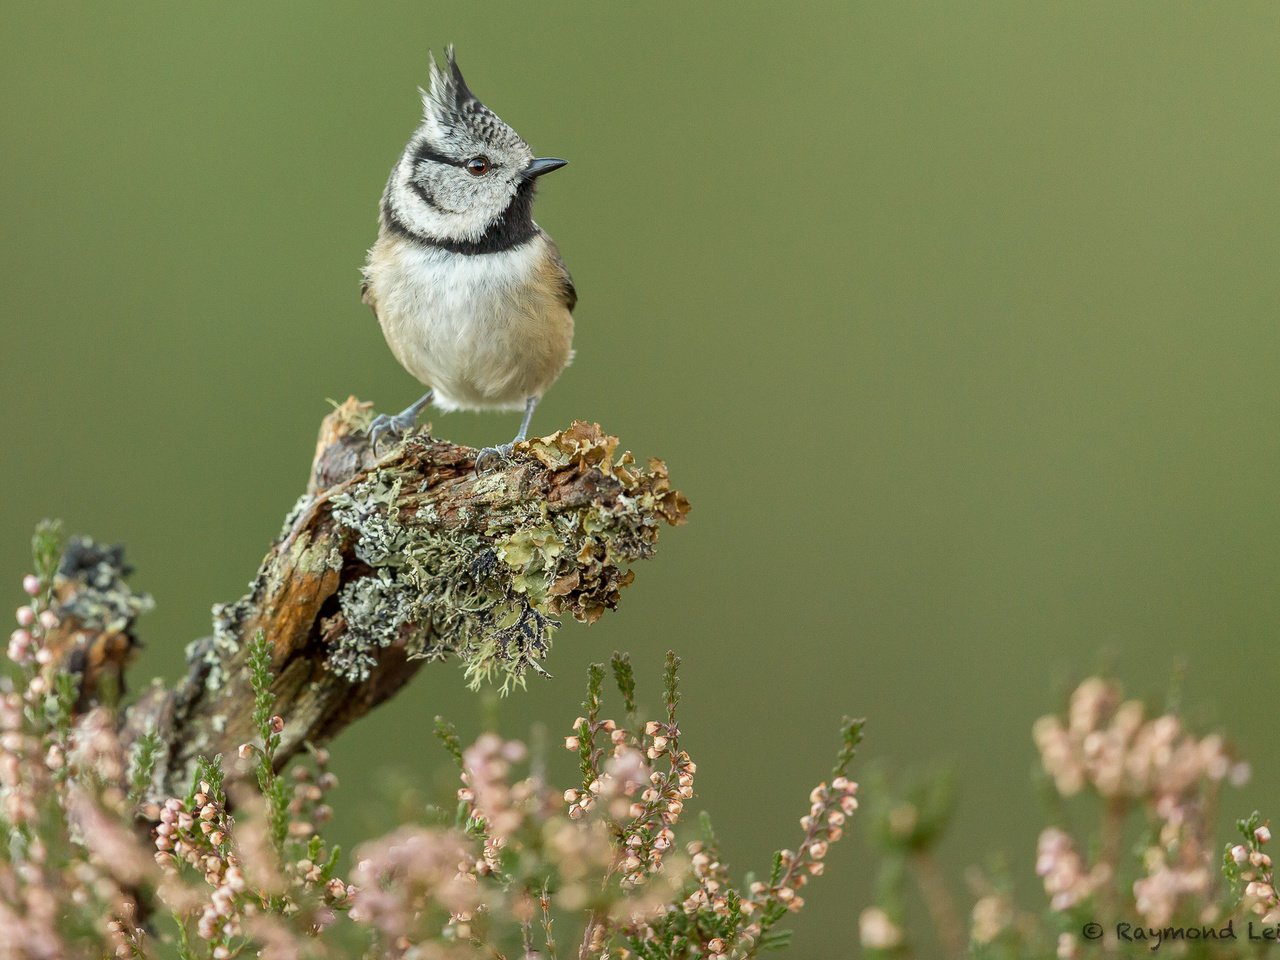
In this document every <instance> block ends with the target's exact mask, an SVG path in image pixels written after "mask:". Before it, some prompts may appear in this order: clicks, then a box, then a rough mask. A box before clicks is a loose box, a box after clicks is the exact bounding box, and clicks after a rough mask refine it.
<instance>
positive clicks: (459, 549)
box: [326, 423, 688, 692]
mask: <svg viewBox="0 0 1280 960" xmlns="http://www.w3.org/2000/svg"><path fill="white" fill-rule="evenodd" d="M616 445H617V441H616V440H615V439H614V438H612V437H608V436H606V435H604V434H603V432H602V431H601V430H600V428H599V427H598V426H595V425H592V424H582V423H575V424H574V425H573V427H572V428H571V429H570V430H567V431H563V432H562V433H560V434H557V435H555V436H554V437H550V438H542V439H539V440H535V441H530V442H529V443H528V444H525V445H522V447H523V448H524V449H523V450H522V452H523V453H525V454H526V455H531V456H532V457H533V459H535V460H537V461H539V462H541V463H542V465H543V466H544V467H546V468H547V469H548V471H549V474H550V475H553V476H556V477H557V482H560V481H565V482H566V485H565V487H564V488H563V490H564V491H565V493H566V495H565V496H561V497H558V498H555V499H554V500H553V501H548V500H543V499H536V498H535V499H522V498H521V496H519V495H518V494H519V491H517V490H515V489H513V488H511V487H510V485H511V484H513V483H522V482H527V478H526V480H522V479H520V475H518V474H512V473H507V472H498V473H495V474H491V475H486V476H482V477H479V478H477V479H476V480H475V481H474V482H473V483H474V486H473V489H472V490H471V497H472V502H473V503H483V504H485V509H484V510H483V511H479V512H477V511H476V510H474V509H470V508H469V507H468V506H467V504H465V503H458V504H453V505H452V510H451V514H450V519H449V523H448V524H447V525H446V524H445V523H444V521H443V520H442V518H441V516H440V513H439V509H438V507H437V506H436V504H434V503H432V502H431V501H430V499H426V502H423V503H419V502H418V500H419V498H418V496H417V494H416V492H415V489H414V488H413V487H409V488H408V489H406V487H405V484H410V483H415V482H417V479H418V478H417V477H416V476H415V475H409V474H403V475H402V474H397V473H396V472H395V470H394V468H390V469H384V470H378V471H375V472H374V473H372V474H371V475H369V476H368V477H366V478H364V479H363V480H361V481H360V482H359V483H357V484H355V485H354V486H353V487H352V488H350V489H349V490H346V491H344V492H342V493H340V494H337V495H335V496H334V497H333V498H332V499H331V500H330V504H331V509H332V511H333V514H332V515H333V518H334V520H335V521H336V522H337V523H338V524H339V525H340V526H341V527H342V528H343V529H344V530H345V531H346V532H347V535H348V537H349V539H348V540H347V547H346V549H348V550H349V551H350V553H351V554H354V557H355V558H356V559H357V560H359V561H360V562H361V563H363V564H366V565H367V566H368V567H369V571H368V573H364V574H362V575H360V576H358V577H356V579H354V580H351V581H350V582H348V583H347V584H346V585H344V586H343V588H342V589H341V590H340V591H339V593H338V606H339V609H340V610H341V613H342V617H343V621H344V622H343V623H342V630H341V631H340V632H339V633H338V634H337V636H336V639H335V640H334V642H333V644H332V646H331V648H330V650H329V652H328V655H327V658H326V666H327V668H328V669H329V670H331V671H333V672H335V673H337V674H338V675H340V676H342V677H344V678H346V679H348V680H350V681H352V682H358V681H362V680H364V679H366V678H367V677H368V676H369V674H370V671H372V669H373V668H374V667H375V665H376V664H377V662H378V655H379V651H380V650H382V649H384V648H385V647H387V646H389V645H390V644H392V643H396V642H403V643H404V644H405V648H406V650H407V652H408V653H409V655H410V656H411V657H431V658H436V657H443V656H447V655H448V654H451V653H456V654H458V655H459V656H460V657H461V658H462V660H463V663H464V665H465V669H466V676H467V679H468V681H469V682H470V684H471V685H472V686H473V687H474V686H478V685H480V684H481V683H485V682H491V681H492V682H496V683H498V684H499V685H500V686H501V689H502V690H503V692H506V691H508V690H510V689H511V688H512V687H513V686H515V685H522V684H523V682H524V677H525V674H526V673H527V672H528V671H529V670H533V671H535V672H545V671H543V669H542V667H541V666H540V661H541V660H543V659H544V658H545V657H546V656H547V654H548V652H549V651H550V648H551V639H552V636H553V634H554V632H555V630H556V628H557V627H558V626H559V622H558V621H557V620H556V619H555V618H556V616H558V615H559V614H561V613H568V614H570V615H572V616H573V617H575V618H576V619H578V620H583V621H586V622H593V621H594V620H596V619H597V618H599V617H600V615H601V614H602V613H603V612H604V611H605V610H606V609H610V608H612V607H614V606H616V604H617V602H618V599H619V592H620V591H621V589H622V588H623V587H625V586H626V585H627V584H628V583H630V582H631V580H632V578H633V574H632V572H631V570H630V565H631V563H632V562H634V561H635V560H637V559H640V558H643V557H647V556H649V555H651V554H652V552H653V546H654V542H655V540H656V538H657V528H658V526H659V525H660V523H662V522H663V521H665V522H668V523H672V524H675V523H680V522H682V520H683V517H684V513H685V512H687V510H688V504H687V502H685V501H684V499H683V497H681V496H680V495H679V494H678V493H676V492H675V491H673V490H671V489H670V486H669V485H668V484H667V480H666V470H665V467H663V466H662V464H661V463H660V462H658V461H651V462H650V464H649V470H648V471H645V470H641V469H639V468H637V467H636V466H635V464H634V461H633V459H632V458H631V456H630V454H623V455H622V456H621V457H620V458H618V459H616V460H615V459H614V451H615V448H616ZM585 472H594V473H597V474H599V475H601V476H600V477H598V478H595V479H593V480H592V481H591V483H590V484H588V485H583V486H578V485H577V484H576V483H575V482H574V481H575V480H576V478H577V477H578V476H580V475H581V474H583V473H585ZM599 484H603V486H598V485H599ZM599 490H603V491H604V496H605V498H606V500H605V501H603V502H602V501H601V500H600V499H598V498H599V496H600V494H599V493H597V492H592V491H599ZM583 492H586V495H585V496H583ZM477 521H478V522H477Z"/></svg>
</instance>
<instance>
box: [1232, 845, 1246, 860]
mask: <svg viewBox="0 0 1280 960" xmlns="http://www.w3.org/2000/svg"><path fill="white" fill-rule="evenodd" d="M1231 859H1232V860H1234V861H1235V862H1236V863H1237V864H1244V863H1246V862H1247V861H1248V859H1249V851H1248V850H1246V849H1245V848H1244V844H1240V843H1237V844H1236V845H1235V846H1234V847H1232V848H1231Z"/></svg>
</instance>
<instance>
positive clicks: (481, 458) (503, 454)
mask: <svg viewBox="0 0 1280 960" xmlns="http://www.w3.org/2000/svg"><path fill="white" fill-rule="evenodd" d="M538 399H539V398H538V397H530V398H529V399H528V400H526V401H525V402H524V419H523V420H521V421H520V432H519V433H517V434H516V435H515V437H514V438H513V439H512V440H511V442H510V443H503V444H499V445H498V446H496V447H485V448H484V449H483V450H481V451H480V452H479V453H477V454H476V470H477V471H478V470H479V469H480V466H481V464H482V463H484V462H485V461H487V460H489V459H490V458H492V457H500V458H502V459H504V460H505V459H506V458H507V457H509V456H511V451H512V449H513V448H514V447H515V445H516V444H517V443H519V442H520V441H521V440H523V439H524V438H525V437H527V436H528V435H529V424H530V423H531V422H532V421H533V411H534V409H535V408H536V407H537V406H538Z"/></svg>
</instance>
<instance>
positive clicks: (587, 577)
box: [50, 397, 689, 794]
mask: <svg viewBox="0 0 1280 960" xmlns="http://www.w3.org/2000/svg"><path fill="white" fill-rule="evenodd" d="M370 414H371V411H370V405H369V404H367V403H361V402H359V401H357V400H356V399H355V398H354V397H353V398H350V399H348V400H347V402H346V403H344V404H343V405H342V406H340V407H339V408H337V409H336V410H335V411H334V412H333V413H331V414H330V415H329V416H328V417H326V418H325V421H324V423H323V424H322V426H321V430H320V437H319V441H318V443H317V446H316V454H315V459H314V462H313V464H312V469H311V476H310V480H309V482H308V485H307V490H306V493H305V494H304V495H303V496H302V497H301V499H300V500H299V501H298V503H297V505H296V506H295V507H294V509H293V511H291V513H290V514H289V516H288V517H287V518H286V520H285V522H284V525H283V529H282V530H281V531H280V534H279V536H278V537H277V538H276V540H275V541H274V543H272V545H271V548H270V550H269V551H268V552H267V555H266V557H265V558H264V559H263V561H262V563H261V565H260V566H259V568H258V572H257V575H256V576H255V577H254V579H253V581H252V583H251V584H250V589H249V592H248V593H247V594H246V595H245V596H243V597H241V598H240V599H239V600H236V601H235V602H233V603H228V604H222V605H219V606H218V607H215V609H214V624H213V632H212V634H211V635H210V636H208V637H205V638H203V639H201V640H198V641H196V642H194V643H192V644H191V645H190V646H189V647H188V649H187V660H188V668H189V672H188V675H187V677H186V678H185V679H184V680H183V681H182V682H181V683H179V684H178V685H176V686H175V687H173V688H167V687H165V686H163V685H161V684H159V683H157V684H154V685H153V686H152V687H151V688H150V689H149V690H147V691H146V692H145V693H144V694H143V695H142V696H141V697H140V698H139V699H137V700H136V702H134V703H133V704H132V705H131V706H130V707H128V708H127V709H126V710H125V711H124V712H123V716H122V723H123V727H124V730H125V733H126V739H133V738H136V737H137V736H139V735H141V734H143V733H144V732H147V731H155V732H156V734H158V736H159V737H160V739H161V741H162V743H163V747H162V750H161V755H160V757H159V761H158V763H157V765H156V769H155V773H154V777H153V783H152V787H153V790H154V791H155V793H157V794H160V793H175V792H179V791H181V790H184V789H185V788H186V786H187V784H188V783H189V778H190V770H191V765H192V763H193V761H194V759H195V758H196V757H197V756H199V755H205V756H211V755H213V754H215V753H222V754H224V755H229V754H231V753H233V752H234V751H235V750H236V749H237V747H238V746H239V745H240V744H241V743H245V742H248V741H252V740H253V739H254V737H255V730H254V729H253V726H252V723H251V714H252V712H253V693H252V690H251V688H250V685H249V682H248V677H247V674H246V665H245V659H246V655H247V647H248V644H247V641H248V640H250V639H251V638H253V637H254V636H255V635H256V634H257V633H258V632H259V631H261V632H262V634H263V635H264V636H265V637H266V639H267V640H268V641H269V643H270V645H271V650H272V672H273V674H274V677H275V680H274V684H273V693H274V694H275V698H276V713H278V714H279V715H280V716H281V717H283V719H284V721H285V729H284V733H283V738H282V743H281V747H280V750H279V752H278V753H277V755H276V756H277V761H278V762H279V763H281V764H283V763H285V762H287V761H288V759H289V758H290V757H292V756H293V755H294V754H296V753H297V751H298V750H300V749H301V748H302V746H303V745H304V743H306V742H308V741H310V742H313V743H322V742H324V741H326V740H328V739H330V738H332V737H333V736H334V735H335V734H336V733H338V731H340V730H341V729H343V728H344V727H345V726H347V725H348V724H350V723H351V722H352V721H354V720H356V719H358V718H359V717H361V716H363V715H364V714H366V713H367V712H368V711H370V710H371V709H373V708H374V707H376V706H377V705H378V704H380V703H382V702H384V701H385V700H387V699H388V698H389V697H391V696H393V695H394V694H395V693H396V692H397V691H398V690H400V689H401V688H402V687H403V686H404V685H405V684H406V683H407V682H408V681H409V680H410V679H411V678H412V677H413V675H414V674H415V673H416V672H417V671H418V670H419V669H420V668H421V667H422V665H423V664H424V663H427V662H429V661H432V660H441V659H445V658H448V657H452V656H458V657H461V658H462V660H463V662H464V663H465V665H466V675H467V678H468V680H469V681H470V682H471V683H473V684H476V685H479V684H482V683H490V682H491V683H495V684H498V685H501V686H503V687H504V688H509V687H510V686H511V685H513V684H519V683H522V682H523V679H524V677H525V675H526V673H527V672H528V671H531V670H532V671H534V672H539V671H541V670H542V667H541V665H540V661H542V659H543V658H544V657H545V656H546V655H547V652H548V650H549V647H550V641H551V635H552V633H553V632H554V630H555V628H556V626H557V625H558V618H559V617H562V616H572V617H574V618H575V619H578V620H582V621H585V622H594V621H595V620H596V619H598V618H599V617H600V615H601V614H602V613H603V612H604V611H605V610H608V609H612V608H613V607H615V606H616V605H617V603H618V599H619V592H620V591H621V590H622V588H623V587H625V586H627V585H628V584H629V583H630V582H631V580H632V577H633V572H632V569H631V566H632V564H633V563H634V562H635V561H637V560H641V559H644V558H646V557H649V556H651V555H652V554H653V551H654V548H655V545H656V542H657V538H658V531H659V528H660V527H661V526H662V525H664V524H673V525H674V524H679V523H682V522H683V521H684V518H685V514H686V513H687V512H688V509H689V507H688V502H687V501H686V500H685V499H684V497H683V496H682V495H681V494H680V493H678V492H677V491H675V490H673V489H672V488H671V486H670V484H669V483H668V480H667V472H666V468H665V466H664V465H663V464H662V463H661V462H660V461H657V460H650V461H649V462H648V463H647V464H646V465H645V466H643V467H642V466H639V465H637V464H636V463H635V462H634V460H633V459H632V458H631V456H630V454H623V455H621V456H619V455H618V454H617V441H616V439H614V438H613V437H609V436H606V435H605V434H604V433H603V432H602V431H601V430H600V428H599V426H598V425H595V424H586V423H583V422H581V421H575V422H574V424H573V425H572V426H571V427H570V428H569V429H567V430H563V431H561V432H559V433H556V434H553V435H551V436H549V437H543V438H536V439H533V440H529V441H526V442H524V443H522V444H519V445H518V446H517V447H516V450H515V452H514V453H513V455H512V458H511V459H510V460H509V461H507V462H503V463H500V464H498V465H497V466H496V467H495V468H494V469H492V470H486V471H485V472H483V473H477V472H476V470H475V456H476V452H477V451H475V450H473V449H471V448H468V447H460V446H457V445H454V444H451V443H446V442H444V441H441V440H436V439H434V438H432V437H431V436H429V435H428V434H427V433H425V432H419V433H418V434H416V435H414V436H412V437H410V438H409V439H407V440H406V441H405V442H403V443H402V444H400V445H398V446H397V447H396V448H395V449H394V450H384V452H383V455H382V456H381V457H377V456H375V453H374V451H373V450H372V449H370V446H369V443H368V440H367V438H366V436H365V433H364V428H365V426H366V425H367V422H368V420H369V418H370ZM127 573H128V568H127V567H126V566H125V565H124V563H123V558H122V556H121V554H120V551H119V550H118V549H115V548H113V549H102V548H99V547H97V546H96V545H94V544H92V543H91V542H89V541H85V540H73V541H72V542H71V544H70V545H69V547H68V549H67V552H66V554H65V556H64V559H63V563H62V566H61V568H60V572H59V576H58V578H57V586H56V593H57V596H58V603H59V607H60V610H59V614H60V626H59V628H58V631H59V636H58V637H57V638H56V639H55V640H53V641H51V646H52V647H54V648H55V649H56V650H58V651H59V655H58V656H57V657H56V659H55V661H54V663H52V664H51V665H50V669H51V670H53V671H73V672H75V673H77V674H78V675H79V676H80V677H81V694H80V704H81V706H82V707H84V706H87V705H88V704H90V703H93V702H96V701H99V700H102V699H106V698H110V697H113V696H114V695H115V692H116V691H118V690H119V689H121V687H122V685H123V672H124V669H125V666H126V664H127V661H128V658H129V655H130V652H131V651H132V649H133V648H134V646H135V645H136V643H137V640H136V637H135V634H134V620H135V618H136V617H137V616H138V614H140V613H141V612H143V611H145V610H146V609H147V607H148V606H149V603H150V601H149V599H148V598H146V597H145V596H141V595H139V594H136V593H133V592H132V591H131V590H130V588H129V586H128V585H127V583H126V582H125V576H126V575H127Z"/></svg>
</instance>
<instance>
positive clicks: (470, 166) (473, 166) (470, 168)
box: [466, 157, 490, 177]
mask: <svg viewBox="0 0 1280 960" xmlns="http://www.w3.org/2000/svg"><path fill="white" fill-rule="evenodd" d="M466 166H467V173H469V174H471V175H472V176H473V177H483V176H484V175H485V174H486V173H488V172H489V170H490V164H489V158H488V157H472V158H471V159H470V160H468V161H467V164H466Z"/></svg>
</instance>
